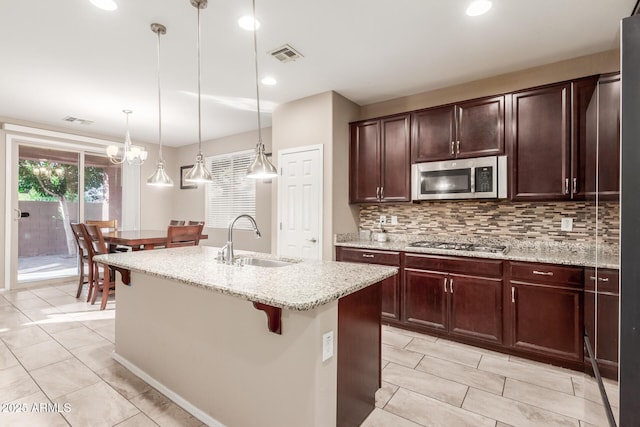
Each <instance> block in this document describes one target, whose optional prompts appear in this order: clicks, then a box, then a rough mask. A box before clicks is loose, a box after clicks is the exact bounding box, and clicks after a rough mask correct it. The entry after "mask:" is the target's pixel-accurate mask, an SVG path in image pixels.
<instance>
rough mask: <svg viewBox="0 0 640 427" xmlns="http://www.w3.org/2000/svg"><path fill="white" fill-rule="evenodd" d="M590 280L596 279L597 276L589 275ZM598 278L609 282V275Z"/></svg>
mask: <svg viewBox="0 0 640 427" xmlns="http://www.w3.org/2000/svg"><path fill="white" fill-rule="evenodd" d="M589 280H596V276H591V277H589ZM598 280H599V281H601V282H608V281H609V278H608V277H598Z"/></svg>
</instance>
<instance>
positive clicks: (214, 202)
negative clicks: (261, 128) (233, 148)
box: [205, 150, 256, 230]
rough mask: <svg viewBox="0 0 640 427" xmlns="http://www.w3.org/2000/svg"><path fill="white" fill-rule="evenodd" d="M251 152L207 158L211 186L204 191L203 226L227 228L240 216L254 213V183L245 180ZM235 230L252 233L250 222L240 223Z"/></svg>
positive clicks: (253, 153) (253, 214)
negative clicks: (204, 223) (211, 181)
mask: <svg viewBox="0 0 640 427" xmlns="http://www.w3.org/2000/svg"><path fill="white" fill-rule="evenodd" d="M254 156H255V152H254V150H248V151H239V152H236V153H230V154H223V155H220V156H212V157H207V158H206V159H205V160H206V164H207V165H208V166H209V170H210V171H211V175H212V176H213V183H210V184H207V186H206V190H205V195H206V196H205V211H206V212H205V218H206V226H207V227H211V228H227V227H228V225H229V222H230V221H232V220H233V219H234V218H235V217H237V216H238V215H241V214H249V215H251V216H254V217H255V214H256V182H255V180H254V179H249V178H247V177H246V175H247V168H248V167H249V165H250V164H251V162H252V161H253V158H254ZM235 228H240V229H245V230H252V227H251V224H250V223H249V221H246V220H240V221H238V222H237V224H236V226H235Z"/></svg>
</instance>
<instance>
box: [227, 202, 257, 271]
mask: <svg viewBox="0 0 640 427" xmlns="http://www.w3.org/2000/svg"><path fill="white" fill-rule="evenodd" d="M240 218H247V219H248V220H249V221H250V222H251V225H253V231H254V232H255V233H256V239H259V238H260V237H262V236H261V234H260V230H258V224H256V220H255V219H253V217H252V216H251V215H247V214H242V215H238V216H237V217H235V219H234V220H233V221H231V222H230V223H229V230H228V233H227V244H226V245H224V246H223V247H222V249H221V253H222V260H223V261H224V262H225V263H226V264H233V226H234V225H235V223H236V221H237V220H239V219H240Z"/></svg>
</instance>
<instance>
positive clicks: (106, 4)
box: [90, 0, 118, 10]
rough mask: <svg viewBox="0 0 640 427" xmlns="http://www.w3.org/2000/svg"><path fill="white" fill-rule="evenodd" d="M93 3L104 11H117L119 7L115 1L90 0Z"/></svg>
mask: <svg viewBox="0 0 640 427" xmlns="http://www.w3.org/2000/svg"><path fill="white" fill-rule="evenodd" d="M90 1H91V3H92V4H93V5H94V6H95V7H97V8H100V9H102V10H116V9H117V8H118V5H117V4H116V2H115V1H113V0H90Z"/></svg>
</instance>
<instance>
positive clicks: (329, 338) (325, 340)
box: [322, 331, 333, 362]
mask: <svg viewBox="0 0 640 427" xmlns="http://www.w3.org/2000/svg"><path fill="white" fill-rule="evenodd" d="M331 356H333V331H329V332H327V333H326V334H324V335H322V361H323V362H324V361H326V360H329V359H331Z"/></svg>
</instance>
